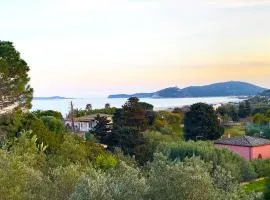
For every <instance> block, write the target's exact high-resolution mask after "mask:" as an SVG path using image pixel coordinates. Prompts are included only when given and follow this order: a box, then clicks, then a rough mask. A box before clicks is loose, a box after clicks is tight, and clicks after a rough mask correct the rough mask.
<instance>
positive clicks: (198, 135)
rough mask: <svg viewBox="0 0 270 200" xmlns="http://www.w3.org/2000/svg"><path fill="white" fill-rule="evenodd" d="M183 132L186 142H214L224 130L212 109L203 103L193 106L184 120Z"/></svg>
mask: <svg viewBox="0 0 270 200" xmlns="http://www.w3.org/2000/svg"><path fill="white" fill-rule="evenodd" d="M184 124H185V127H184V131H185V134H184V136H185V139H186V140H197V139H203V140H206V139H208V140H215V139H218V138H220V137H221V136H222V135H223V133H224V129H223V128H222V127H221V126H220V123H219V120H218V118H217V115H216V113H215V112H214V110H213V107H212V106H210V105H207V104H204V103H197V104H193V105H192V106H191V107H190V111H189V112H187V113H186V115H185V119H184Z"/></svg>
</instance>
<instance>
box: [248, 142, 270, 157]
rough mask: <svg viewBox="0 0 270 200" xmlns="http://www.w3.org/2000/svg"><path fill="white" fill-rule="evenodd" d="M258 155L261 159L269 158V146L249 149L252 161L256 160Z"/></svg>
mask: <svg viewBox="0 0 270 200" xmlns="http://www.w3.org/2000/svg"><path fill="white" fill-rule="evenodd" d="M260 154H261V159H267V158H270V145H264V146H259V147H252V149H251V157H252V159H258V158H259V155H260Z"/></svg>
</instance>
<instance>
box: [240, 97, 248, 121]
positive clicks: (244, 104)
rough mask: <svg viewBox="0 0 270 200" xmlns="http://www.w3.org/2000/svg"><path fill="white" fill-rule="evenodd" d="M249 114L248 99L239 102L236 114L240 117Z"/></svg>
mask: <svg viewBox="0 0 270 200" xmlns="http://www.w3.org/2000/svg"><path fill="white" fill-rule="evenodd" d="M250 114H251V105H250V102H249V101H248V100H246V101H243V102H240V104H239V109H238V116H239V117H240V118H245V117H248V116H249V115H250Z"/></svg>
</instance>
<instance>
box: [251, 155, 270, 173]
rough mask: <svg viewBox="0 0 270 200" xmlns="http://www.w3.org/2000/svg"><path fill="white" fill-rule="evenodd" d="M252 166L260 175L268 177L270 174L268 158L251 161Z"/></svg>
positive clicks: (269, 160)
mask: <svg viewBox="0 0 270 200" xmlns="http://www.w3.org/2000/svg"><path fill="white" fill-rule="evenodd" d="M251 164H252V166H253V167H254V169H255V172H256V173H257V174H258V177H260V178H261V177H266V176H269V174H270V159H266V160H253V161H251Z"/></svg>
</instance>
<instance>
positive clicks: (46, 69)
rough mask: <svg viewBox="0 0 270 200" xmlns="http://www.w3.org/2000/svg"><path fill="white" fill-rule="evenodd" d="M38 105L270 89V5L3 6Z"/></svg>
mask: <svg viewBox="0 0 270 200" xmlns="http://www.w3.org/2000/svg"><path fill="white" fill-rule="evenodd" d="M0 7H1V12H0V40H8V41H12V42H13V43H14V45H15V47H16V49H17V50H18V51H19V52H20V53H21V56H22V58H23V59H24V60H25V61H26V62H27V63H28V65H29V66H30V68H31V71H30V77H31V85H32V87H33V88H34V91H35V93H34V95H35V96H53V95H60V96H67V97H93V96H107V95H109V94H114V93H135V92H152V91H156V90H159V89H163V88H165V87H170V86H178V87H180V88H183V87H186V86H190V85H204V84H210V83H213V82H221V81H230V80H239V81H246V82H250V83H253V84H257V85H260V86H263V87H267V88H270V24H269V22H270V0H267V1H266V0H185V1H182V0H24V1H21V0H8V1H6V0H0Z"/></svg>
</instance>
